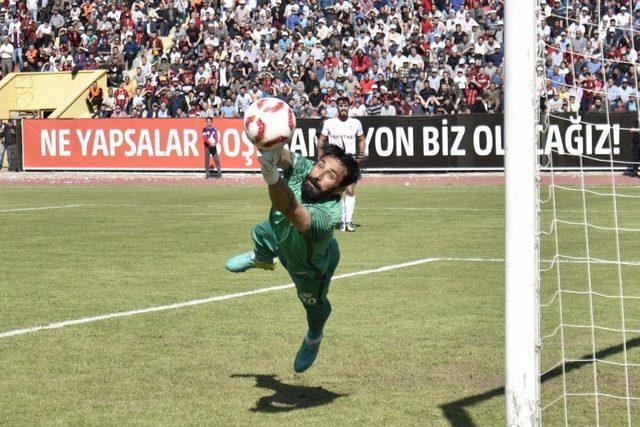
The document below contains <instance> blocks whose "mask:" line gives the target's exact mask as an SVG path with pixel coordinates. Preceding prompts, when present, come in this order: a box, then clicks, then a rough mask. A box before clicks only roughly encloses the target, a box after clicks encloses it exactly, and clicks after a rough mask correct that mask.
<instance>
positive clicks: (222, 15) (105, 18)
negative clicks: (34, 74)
mask: <svg viewBox="0 0 640 427" xmlns="http://www.w3.org/2000/svg"><path fill="white" fill-rule="evenodd" d="M563 2H564V3H562V5H563V6H562V7H567V1H566V0H563ZM570 3H571V4H572V7H573V9H576V10H579V8H578V3H579V4H580V5H581V4H585V5H587V6H588V7H589V8H591V9H590V10H591V13H592V12H593V10H592V9H593V3H595V1H590V0H580V1H577V0H570ZM609 3H612V2H611V1H608V2H607V4H609ZM613 3H615V2H613ZM0 7H1V9H0V33H2V44H1V45H0V65H1V67H0V71H1V72H2V75H6V74H7V73H9V72H11V71H41V72H47V71H60V70H63V71H71V72H72V73H75V72H78V71H80V70H95V69H106V70H107V77H108V89H107V91H106V93H104V92H103V90H102V89H101V88H100V87H98V85H93V86H92V87H91V88H90V89H89V93H88V96H87V104H88V106H89V108H90V109H91V111H93V112H94V116H95V117H214V116H222V117H237V116H241V115H242V113H243V111H244V110H246V108H247V107H248V106H249V104H250V103H251V102H252V101H253V100H255V99H257V98H260V97H264V96H275V97H279V98H281V99H283V100H285V101H287V102H289V103H290V105H291V106H292V107H293V108H294V111H295V112H296V114H297V115H298V116H299V117H333V116H336V115H337V108H336V99H337V98H338V97H339V96H342V95H346V96H348V97H349V99H350V100H351V104H352V106H351V110H350V114H351V115H354V116H363V115H434V114H459V113H473V112H500V111H502V104H503V93H502V87H503V62H504V59H503V29H504V25H503V21H502V16H503V2H502V0H414V1H411V0H268V1H266V2H265V1H264V0H190V1H188V0H139V1H131V0H127V1H106V0H0ZM619 9H620V8H616V11H615V12H616V13H619V12H620V10H619ZM554 13H555V14H557V13H559V11H558V10H557V9H551V10H550V13H549V14H548V16H549V18H548V19H547V22H546V23H545V24H544V25H542V24H541V31H547V30H548V32H547V33H546V37H545V38H546V40H547V41H548V42H550V44H551V45H552V46H556V45H557V46H559V48H560V52H561V53H562V56H563V59H564V62H563V61H560V63H558V64H557V73H560V74H561V75H562V79H560V78H558V77H555V75H551V74H549V82H550V84H551V85H554V86H553V87H554V90H555V89H557V91H558V92H561V93H560V96H561V97H563V96H564V92H563V91H565V92H566V90H565V89H563V88H564V87H565V86H564V85H565V84H567V79H568V78H569V77H570V76H571V72H567V64H568V63H569V62H568V61H567V58H566V55H568V53H567V49H568V46H569V44H567V43H566V42H565V41H564V40H565V38H563V37H566V36H563V35H561V34H560V33H559V32H558V28H563V29H564V25H563V22H564V21H563V20H560V19H555V18H554V17H553V14H554ZM563 13H564V12H563ZM580 13H582V12H580ZM615 16H616V19H618V18H617V17H618V16H619V15H615ZM631 21H632V19H629V20H628V21H626V22H627V24H625V25H628V22H631ZM621 23H622V24H624V22H621ZM584 25H586V23H585V24H584ZM595 28H597V25H596V27H595ZM592 30H593V28H591V27H589V31H584V32H583V34H582V36H581V37H583V38H584V37H592V36H593V34H592V32H593V31H592ZM566 31H574V32H575V29H573V30H572V29H570V28H566ZM615 37H617V38H616V42H615V43H612V44H611V46H613V45H615V49H616V51H617V52H619V51H620V50H621V44H622V41H623V40H624V32H623V31H620V33H619V34H618V33H616V36H615ZM608 40H609V39H608ZM610 42H611V41H610V40H609V41H607V43H610ZM581 43H582V41H581ZM583 44H584V45H588V46H590V48H592V47H593V45H594V42H592V41H591V42H590V41H588V40H587V41H585V42H584V43H583ZM595 44H596V45H598V44H597V43H595ZM581 46H582V44H581ZM583 49H587V47H584V46H583ZM625 53H626V54H627V55H628V51H627V52H625ZM625 53H622V52H620V54H621V55H624V54H625ZM634 60H635V57H634ZM550 61H553V65H554V67H555V66H556V62H557V60H556V56H551V55H550ZM549 65H551V64H549ZM585 66H586V67H587V70H591V71H593V70H594V67H593V64H592V63H589V64H587V65H585ZM548 68H549V69H550V70H551V67H548ZM554 69H555V68H554ZM580 70H581V68H580V69H578V73H581V71H580ZM623 71H625V72H626V73H628V69H627V70H623ZM554 72H555V71H554ZM623 74H624V73H623ZM591 75H592V76H593V75H594V74H593V73H592V74H591ZM580 78H582V74H580ZM585 80H586V81H592V78H585ZM595 80H596V81H597V80H598V79H597V78H595ZM614 84H621V85H623V82H622V81H617V80H614ZM621 87H622V86H621ZM581 98H582V102H586V99H587V98H588V95H587V94H586V92H585V93H583V94H582V97H581ZM625 99H626V98H625ZM549 105H550V106H551V102H549Z"/></svg>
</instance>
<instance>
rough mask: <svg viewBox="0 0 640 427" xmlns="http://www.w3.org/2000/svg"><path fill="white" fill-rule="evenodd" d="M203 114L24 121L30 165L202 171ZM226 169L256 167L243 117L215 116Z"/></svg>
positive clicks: (27, 165) (27, 164) (26, 158)
mask: <svg viewBox="0 0 640 427" xmlns="http://www.w3.org/2000/svg"><path fill="white" fill-rule="evenodd" d="M204 126H205V120H204V119H74V120H68V119H65V120H55V119H54V120H48V119H41V120H24V121H23V146H24V153H23V163H24V168H25V169H26V170H36V169H40V170H42V169H47V170H55V169H67V170H69V169H73V170H203V169H204V150H205V145H204V138H203V136H202V129H203V128H204ZM214 126H215V127H216V128H217V129H218V131H219V138H218V143H219V148H218V151H219V154H220V161H221V163H222V165H223V166H224V169H225V170H246V169H255V170H258V169H259V166H258V163H257V159H256V157H255V156H256V150H255V148H254V146H253V145H252V144H250V143H249V142H246V141H242V138H241V129H242V121H241V120H239V119H216V120H214Z"/></svg>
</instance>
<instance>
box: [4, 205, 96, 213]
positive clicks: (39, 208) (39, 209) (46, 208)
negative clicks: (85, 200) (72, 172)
mask: <svg viewBox="0 0 640 427" xmlns="http://www.w3.org/2000/svg"><path fill="white" fill-rule="evenodd" d="M83 206H86V205H61V206H37V207H34V208H15V209H2V210H0V212H23V211H45V210H49V209H69V208H81V207H83Z"/></svg>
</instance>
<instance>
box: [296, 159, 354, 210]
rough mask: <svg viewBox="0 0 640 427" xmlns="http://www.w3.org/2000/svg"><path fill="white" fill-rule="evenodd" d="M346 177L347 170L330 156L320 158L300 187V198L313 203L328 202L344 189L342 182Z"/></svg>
mask: <svg viewBox="0 0 640 427" xmlns="http://www.w3.org/2000/svg"><path fill="white" fill-rule="evenodd" d="M346 175H347V169H346V168H345V166H344V165H343V164H342V162H340V160H338V159H336V158H335V157H332V156H325V157H323V158H321V159H320V160H319V161H318V162H317V163H316V164H315V165H313V169H311V172H309V175H307V179H306V180H305V182H304V184H303V185H302V197H304V198H305V199H306V200H309V201H313V202H322V201H325V200H329V199H330V198H332V197H334V196H335V195H336V194H339V193H340V192H341V191H342V190H344V187H343V186H342V181H343V179H344V177H345V176H346Z"/></svg>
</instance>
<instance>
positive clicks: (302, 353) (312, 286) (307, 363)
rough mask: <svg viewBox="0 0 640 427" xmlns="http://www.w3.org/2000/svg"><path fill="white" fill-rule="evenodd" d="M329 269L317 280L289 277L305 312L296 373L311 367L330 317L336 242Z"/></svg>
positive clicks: (335, 265)
mask: <svg viewBox="0 0 640 427" xmlns="http://www.w3.org/2000/svg"><path fill="white" fill-rule="evenodd" d="M330 257H331V259H330V261H329V267H328V268H327V271H326V273H325V274H324V275H321V276H320V278H319V279H317V280H308V279H302V278H300V277H299V276H296V275H293V274H292V275H291V277H292V278H293V279H294V282H295V284H296V291H297V293H298V298H300V301H302V304H303V306H304V309H305V311H306V312H307V327H308V330H307V334H306V335H305V337H304V339H303V340H302V345H301V346H300V349H299V350H298V353H297V354H296V358H295V361H294V363H293V369H294V370H295V371H296V372H304V371H306V370H307V369H309V368H310V367H311V365H312V364H313V362H314V361H315V360H316V357H317V356H318V352H319V351H320V343H321V341H322V336H323V331H324V325H325V324H326V323H327V320H328V319H329V315H331V303H330V302H329V299H328V298H327V294H328V293H329V284H330V282H331V277H332V276H333V273H334V271H335V269H336V267H337V266H338V261H339V260H340V251H339V250H338V244H337V242H335V241H334V242H333V244H332V245H331V252H330Z"/></svg>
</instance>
